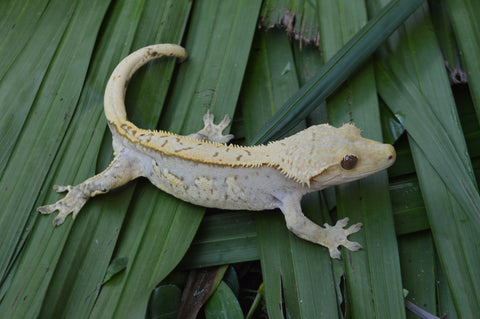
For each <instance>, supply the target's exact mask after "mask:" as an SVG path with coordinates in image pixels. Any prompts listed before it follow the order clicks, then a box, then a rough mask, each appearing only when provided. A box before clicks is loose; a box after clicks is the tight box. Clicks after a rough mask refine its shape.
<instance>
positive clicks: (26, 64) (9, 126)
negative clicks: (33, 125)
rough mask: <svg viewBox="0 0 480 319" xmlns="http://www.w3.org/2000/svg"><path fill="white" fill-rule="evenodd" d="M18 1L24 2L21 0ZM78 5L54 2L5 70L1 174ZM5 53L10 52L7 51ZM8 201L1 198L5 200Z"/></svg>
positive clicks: (0, 99)
mask: <svg viewBox="0 0 480 319" xmlns="http://www.w3.org/2000/svg"><path fill="white" fill-rule="evenodd" d="M17 5H19V6H21V5H22V3H18V4H17ZM76 5H77V2H75V1H68V2H66V1H61V0H57V1H53V2H51V3H50V5H49V6H48V7H47V9H46V10H45V11H44V12H43V15H42V17H41V18H40V20H39V22H38V24H37V25H36V27H35V28H34V29H33V31H34V34H32V35H31V39H30V41H29V42H28V45H26V46H25V47H23V48H22V50H21V51H20V54H19V55H18V56H16V58H15V61H14V63H12V62H10V63H12V65H10V66H9V68H8V70H7V73H6V74H5V75H3V74H2V75H3V78H2V81H1V83H0V123H1V125H0V145H2V152H1V153H0V172H2V173H0V175H4V174H3V172H4V169H5V167H6V165H7V162H8V159H9V157H10V156H11V152H12V149H13V148H14V146H15V145H16V143H18V141H17V139H18V137H19V135H20V133H21V132H22V127H23V124H24V123H25V121H26V119H27V116H28V114H29V111H30V109H31V107H32V105H33V101H34V99H35V97H36V94H37V92H38V89H39V87H40V84H41V83H42V79H43V78H44V77H45V74H46V72H47V68H48V66H49V64H50V62H51V60H52V58H53V55H54V53H55V50H56V48H57V46H58V43H59V41H60V39H61V38H62V35H63V33H64V31H65V28H66V27H67V25H68V22H69V20H70V17H71V14H72V12H73V11H74V10H75V7H76ZM27 19H29V15H25V16H21V17H20V20H19V21H18V23H19V26H22V25H26V24H29V23H31V21H29V20H27ZM33 21H35V19H34V20H33ZM28 31H32V30H31V29H27V30H25V32H28ZM7 44H8V43H5V45H7ZM5 45H4V46H2V47H0V49H1V50H2V51H4V52H6V51H8V50H9V49H10V48H9V47H5ZM0 53H1V51H0ZM5 54H6V55H7V56H8V54H7V53H5ZM7 63H8V62H7ZM5 69H6V68H5ZM20 75H22V76H20ZM12 88H14V89H12ZM5 202H6V201H2V203H5ZM2 260H7V261H8V258H7V259H3V258H2Z"/></svg>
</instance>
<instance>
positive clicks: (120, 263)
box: [102, 257, 128, 285]
mask: <svg viewBox="0 0 480 319" xmlns="http://www.w3.org/2000/svg"><path fill="white" fill-rule="evenodd" d="M127 265H128V257H119V258H115V259H114V260H112V262H111V263H110V265H109V266H108V269H107V273H106V274H105V278H104V279H103V282H102V285H105V284H106V283H107V282H108V281H109V280H110V279H111V278H112V277H113V276H115V275H116V274H118V273H120V272H121V271H123V270H125V268H127Z"/></svg>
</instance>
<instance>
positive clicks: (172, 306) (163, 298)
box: [147, 285, 182, 319]
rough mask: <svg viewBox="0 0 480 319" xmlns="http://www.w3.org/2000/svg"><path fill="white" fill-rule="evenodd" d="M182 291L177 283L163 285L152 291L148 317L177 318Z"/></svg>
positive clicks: (160, 318) (149, 318)
mask: <svg viewBox="0 0 480 319" xmlns="http://www.w3.org/2000/svg"><path fill="white" fill-rule="evenodd" d="M181 296H182V292H181V290H180V288H178V287H177V286H175V285H162V286H160V287H157V288H155V289H154V290H153V292H152V297H151V299H150V304H149V306H148V310H149V311H148V314H147V318H148V319H175V318H177V312H178V307H179V305H180V298H181Z"/></svg>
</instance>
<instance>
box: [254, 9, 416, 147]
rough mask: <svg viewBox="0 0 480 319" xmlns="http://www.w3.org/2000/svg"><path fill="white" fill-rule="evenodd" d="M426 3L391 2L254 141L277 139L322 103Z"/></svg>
mask: <svg viewBox="0 0 480 319" xmlns="http://www.w3.org/2000/svg"><path fill="white" fill-rule="evenodd" d="M422 2H423V0H392V1H391V2H390V3H389V4H388V5H387V6H385V8H384V9H383V10H382V11H381V12H379V13H378V14H377V15H376V16H375V17H374V18H373V19H371V20H370V21H369V22H368V24H367V25H365V26H364V27H363V28H362V29H361V30H360V31H359V32H358V33H357V34H356V35H355V37H353V38H352V39H351V40H350V41H349V42H348V43H347V44H345V46H344V47H343V48H342V49H341V50H340V51H338V52H337V54H335V56H334V57H332V58H331V59H330V60H329V61H328V62H327V63H326V64H325V65H324V67H323V68H322V69H321V71H319V72H318V73H317V74H316V75H315V76H314V77H313V78H312V79H311V80H310V81H309V82H308V83H307V84H305V85H304V86H303V87H302V88H301V89H300V90H299V91H298V92H297V93H295V95H293V96H292V97H291V98H290V99H289V100H288V101H287V102H286V103H285V104H284V105H283V106H282V108H281V109H280V110H279V111H278V112H277V113H275V115H274V116H273V118H272V119H271V120H269V121H268V123H267V124H265V125H264V126H263V127H262V129H261V130H260V131H259V132H258V133H257V135H256V137H255V139H254V142H255V144H258V143H265V142H266V141H269V140H272V139H278V138H279V137H282V136H284V134H286V132H288V131H290V130H291V129H292V128H293V127H294V126H295V125H296V124H298V123H299V122H300V121H301V120H303V119H304V118H305V117H306V116H307V115H308V114H309V113H311V112H312V110H313V109H314V108H315V107H317V106H318V105H319V104H320V103H321V102H323V101H324V100H325V99H326V98H327V97H328V96H329V95H330V94H332V93H333V92H334V91H335V89H337V88H338V87H339V86H340V84H342V83H343V82H344V81H345V79H347V77H348V76H349V75H350V74H352V72H353V71H354V70H355V69H357V68H358V67H359V66H360V65H361V64H362V63H363V62H364V61H365V60H366V59H367V58H368V57H369V56H370V55H371V54H372V53H373V52H374V51H375V50H376V49H377V47H378V46H379V45H380V44H381V43H382V42H383V41H384V40H385V39H386V38H387V37H388V36H389V35H390V34H391V33H392V32H393V31H394V30H395V29H396V28H397V27H398V26H399V25H400V24H401V23H402V22H403V21H404V20H405V19H406V18H407V17H408V16H409V15H410V14H411V13H412V12H413V11H414V10H415V9H416V8H417V7H418V6H419V5H420V4H421V3H422Z"/></svg>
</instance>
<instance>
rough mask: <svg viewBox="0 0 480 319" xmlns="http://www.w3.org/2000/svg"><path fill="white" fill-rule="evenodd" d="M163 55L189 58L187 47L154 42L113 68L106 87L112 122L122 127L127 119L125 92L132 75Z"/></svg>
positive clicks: (107, 103)
mask: <svg viewBox="0 0 480 319" xmlns="http://www.w3.org/2000/svg"><path fill="white" fill-rule="evenodd" d="M161 57H177V58H180V60H181V61H183V60H185V59H186V58H187V52H186V51H185V49H184V48H183V47H181V46H179V45H176V44H154V45H150V46H147V47H144V48H141V49H139V50H137V51H135V52H133V53H131V54H130V55H129V56H127V57H126V58H124V59H123V60H122V61H121V62H120V63H119V64H118V66H117V67H116V68H115V70H113V72H112V75H111V76H110V79H109V80H108V83H107V87H106V89H105V96H104V105H105V115H106V117H107V120H108V122H109V123H110V124H112V125H115V126H117V128H119V127H120V125H121V124H122V123H123V122H126V121H128V120H127V113H126V111H125V92H126V90H127V86H128V82H129V81H130V78H131V77H132V75H133V74H134V73H135V71H137V70H138V69H139V68H140V67H141V66H143V65H144V64H146V63H148V62H149V61H151V60H154V59H158V58H161Z"/></svg>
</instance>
